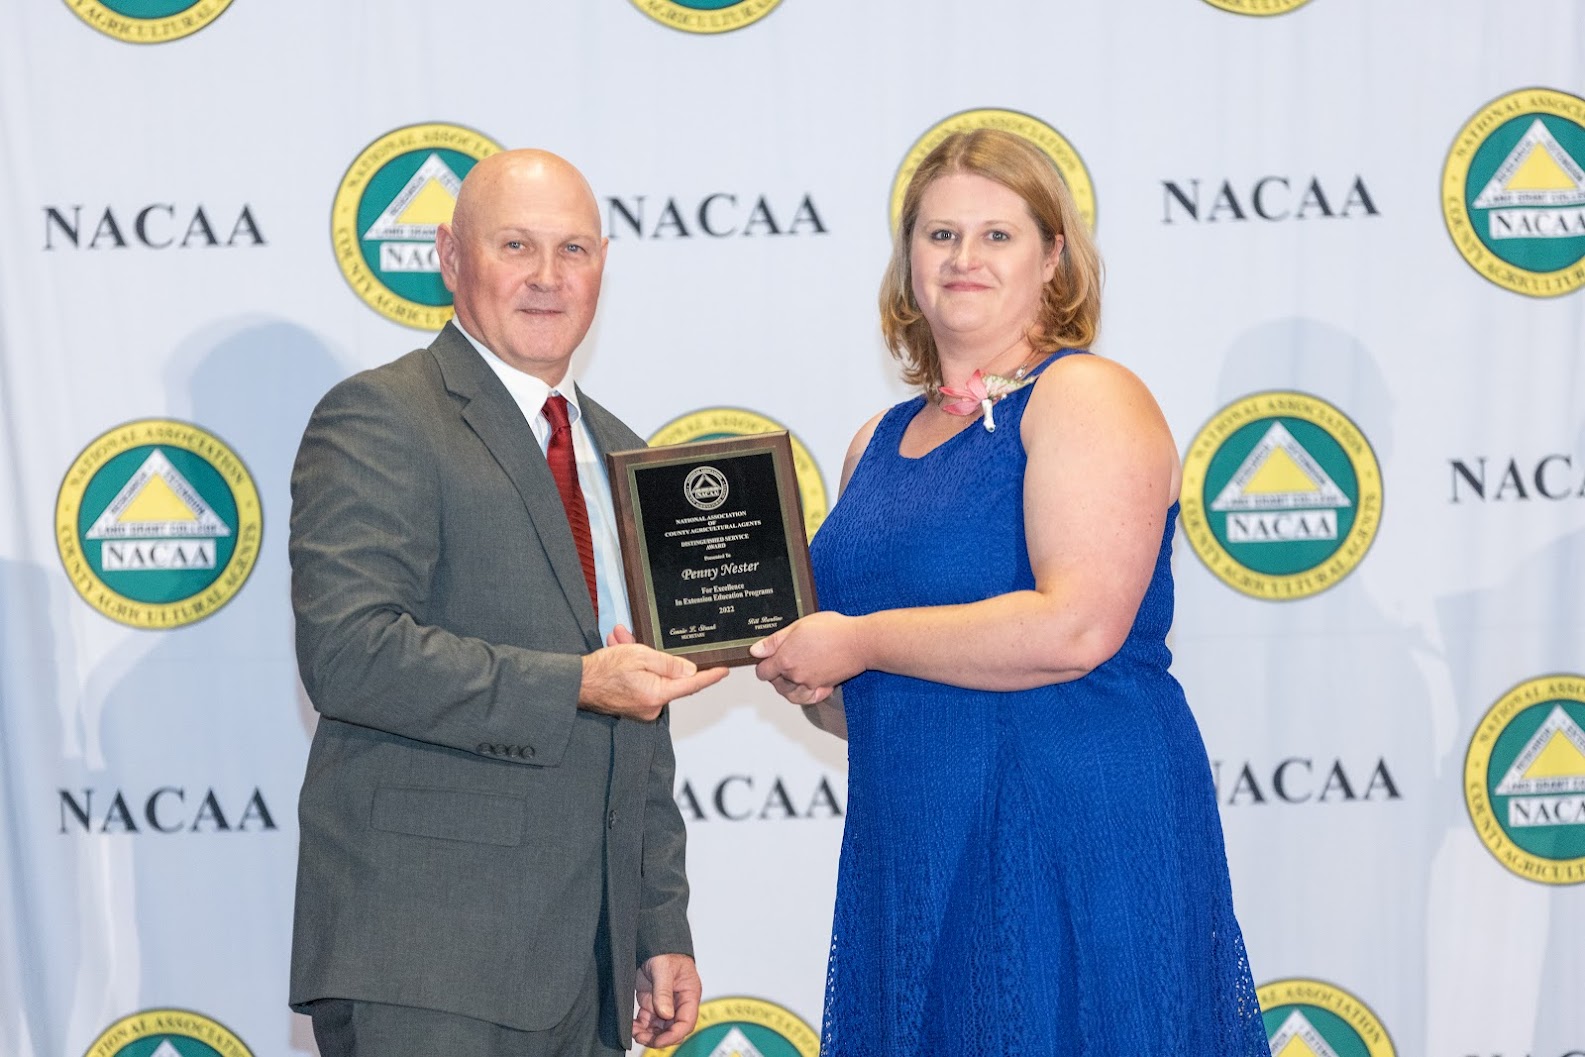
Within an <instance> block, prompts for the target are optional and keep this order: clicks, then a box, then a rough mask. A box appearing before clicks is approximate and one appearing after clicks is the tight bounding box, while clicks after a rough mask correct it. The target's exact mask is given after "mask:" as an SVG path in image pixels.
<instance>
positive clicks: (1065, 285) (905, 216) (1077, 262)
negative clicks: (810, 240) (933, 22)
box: [880, 128, 1101, 391]
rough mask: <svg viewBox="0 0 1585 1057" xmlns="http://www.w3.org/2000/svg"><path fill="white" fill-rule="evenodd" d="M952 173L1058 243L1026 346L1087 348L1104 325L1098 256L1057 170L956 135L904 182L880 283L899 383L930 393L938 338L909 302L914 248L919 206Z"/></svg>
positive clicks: (990, 141)
mask: <svg viewBox="0 0 1585 1057" xmlns="http://www.w3.org/2000/svg"><path fill="white" fill-rule="evenodd" d="M952 173H972V174H974V175H976V176H983V177H985V178H986V179H989V180H995V181H996V182H997V183H999V184H1001V185H1002V186H1003V187H1006V188H1007V189H1009V190H1011V191H1012V192H1014V193H1015V194H1017V195H1018V197H1020V198H1022V199H1023V200H1024V204H1025V205H1026V206H1028V207H1029V213H1030V215H1031V216H1032V217H1034V219H1035V223H1036V225H1038V226H1039V228H1040V236H1041V238H1042V240H1044V242H1045V244H1046V245H1047V246H1048V247H1049V246H1051V245H1052V244H1053V243H1054V242H1055V240H1056V238H1057V236H1058V235H1061V236H1062V238H1063V243H1064V244H1063V248H1062V255H1061V257H1060V258H1059V259H1058V261H1057V270H1056V273H1055V274H1054V275H1053V276H1052V278H1051V281H1050V282H1049V283H1047V284H1046V285H1045V289H1044V290H1043V291H1042V292H1041V298H1040V310H1039V312H1038V313H1037V314H1036V316H1035V320H1034V322H1033V323H1032V324H1031V325H1030V327H1029V335H1028V336H1029V343H1030V345H1031V346H1033V348H1034V350H1035V351H1036V352H1054V351H1055V350H1057V349H1059V348H1087V347H1089V345H1090V344H1091V343H1093V342H1094V341H1095V335H1096V332H1097V331H1098V330H1099V329H1100V323H1101V257H1100V254H1099V253H1098V252H1097V251H1096V248H1095V240H1094V239H1093V238H1092V237H1091V236H1090V232H1089V228H1088V227H1087V226H1086V225H1085V223H1084V220H1083V218H1082V217H1080V216H1079V210H1078V207H1077V206H1076V205H1074V203H1073V195H1072V194H1070V193H1069V192H1068V187H1067V184H1065V183H1063V181H1062V175H1061V174H1060V173H1059V172H1058V171H1057V167H1056V166H1055V165H1053V164H1052V163H1051V159H1049V158H1047V157H1046V155H1045V154H1043V153H1042V152H1041V151H1040V149H1039V148H1038V147H1036V146H1035V145H1034V144H1032V143H1030V142H1029V141H1028V140H1026V139H1025V138H1024V137H1022V136H1019V135H1016V134H1014V133H1011V132H1003V131H1000V130H998V129H983V128H982V129H975V130H973V131H971V132H954V133H952V134H951V135H949V136H948V137H947V138H946V139H944V140H942V141H941V143H940V144H939V145H937V146H936V148H935V149H934V150H932V151H931V152H930V153H929V154H927V155H925V158H924V160H923V161H921V162H920V163H919V167H918V168H917V169H915V170H914V175H913V178H912V179H911V180H909V182H908V190H907V191H906V192H905V193H904V194H903V206H902V212H901V214H900V215H899V216H898V218H897V233H896V235H895V236H894V237H893V239H892V257H891V260H890V261H889V262H888V263H887V265H886V275H885V277H884V278H883V279H882V280H881V297H880V307H881V334H882V336H883V337H884V338H885V339H886V347H887V348H888V349H890V350H891V353H892V355H893V356H895V357H897V359H898V360H899V361H900V362H901V363H902V365H903V381H905V382H907V383H908V384H909V385H917V386H922V387H924V388H925V389H927V390H932V391H933V390H934V389H936V388H937V387H938V386H940V384H941V360H940V357H939V355H938V354H937V352H936V341H935V337H934V336H933V335H932V334H931V333H930V324H929V323H927V322H926V321H925V318H924V314H923V313H922V312H920V311H919V304H918V302H917V301H915V299H914V285H913V253H912V246H913V236H914V225H915V224H916V223H917V222H918V220H919V203H920V200H921V199H922V198H924V194H925V191H926V190H927V189H928V188H929V187H930V185H931V184H932V183H934V182H935V181H936V180H938V179H940V178H941V177H943V176H946V175H949V174H952Z"/></svg>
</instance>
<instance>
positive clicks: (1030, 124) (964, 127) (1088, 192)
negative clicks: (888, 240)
mask: <svg viewBox="0 0 1585 1057" xmlns="http://www.w3.org/2000/svg"><path fill="white" fill-rule="evenodd" d="M981 128H995V129H1001V130H1002V131H1004V132H1013V133H1017V134H1018V135H1020V136H1022V137H1024V138H1025V139H1027V140H1028V141H1029V142H1031V143H1033V144H1034V145H1035V146H1037V147H1039V148H1040V150H1041V151H1042V152H1043V153H1044V154H1045V155H1046V157H1048V158H1050V159H1051V161H1052V164H1054V165H1056V167H1057V172H1059V173H1061V174H1062V182H1063V183H1065V184H1067V185H1068V193H1069V194H1071V195H1072V196H1073V203H1074V205H1076V206H1077V207H1078V209H1079V215H1080V216H1082V217H1083V218H1084V222H1085V223H1086V224H1088V225H1089V226H1090V229H1091V230H1092V231H1093V230H1094V228H1095V184H1094V182H1093V181H1092V180H1091V179H1090V171H1089V170H1088V169H1086V168H1085V167H1084V159H1083V158H1081V157H1079V152H1078V151H1076V150H1074V149H1073V144H1071V143H1069V142H1068V141H1067V140H1066V139H1065V138H1064V137H1063V135H1062V133H1060V132H1058V131H1057V130H1056V129H1054V128H1052V127H1051V126H1050V125H1048V124H1046V123H1045V122H1044V121H1042V120H1040V119H1039V118H1037V117H1031V116H1030V115H1028V114H1022V113H1019V112H1018V111H1016V110H965V111H963V112H962V113H958V114H953V115H952V116H951V117H949V118H947V119H946V120H944V121H940V122H937V123H936V124H934V125H932V126H931V127H930V128H929V129H927V130H926V131H925V134H924V135H922V136H920V137H919V138H918V139H916V140H914V145H913V146H912V147H909V148H908V153H907V154H906V155H905V156H904V157H903V163H902V165H901V166H899V167H898V169H897V176H896V177H895V178H894V179H893V180H892V199H891V226H892V230H893V231H896V230H897V218H898V217H899V216H900V215H901V214H902V211H903V195H904V194H905V193H906V192H907V190H908V181H909V180H912V179H913V178H914V170H915V169H917V168H919V163H920V162H922V161H924V160H925V155H927V154H929V153H930V152H931V151H933V150H935V149H936V148H937V147H938V146H940V145H941V141H942V140H944V139H946V138H947V137H948V136H950V135H951V134H952V133H954V132H973V131H974V130H975V129H981Z"/></svg>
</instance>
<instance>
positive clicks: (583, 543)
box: [543, 393, 600, 620]
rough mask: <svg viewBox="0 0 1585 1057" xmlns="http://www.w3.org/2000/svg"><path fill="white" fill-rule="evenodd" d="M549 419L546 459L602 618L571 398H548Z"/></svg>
mask: <svg viewBox="0 0 1585 1057" xmlns="http://www.w3.org/2000/svg"><path fill="white" fill-rule="evenodd" d="M543 413H544V416H545V421H547V422H549V423H550V440H549V442H548V443H546V445H545V461H546V462H548V463H549V464H550V473H551V476H552V477H554V478H556V491H558V492H560V493H561V505H562V506H563V507H565V508H566V510H567V524H568V525H569V526H570V527H571V528H572V542H573V545H574V546H576V547H577V548H578V561H579V562H580V563H581V564H582V565H583V579H584V582H585V583H587V584H588V585H589V603H590V604H591V605H593V606H594V616H595V619H596V620H598V619H600V596H599V594H598V593H596V591H595V589H594V538H593V537H592V536H591V535H590V534H589V508H588V507H586V506H584V504H583V489H582V488H581V487H579V485H578V458H577V456H576V455H574V454H573V451H572V423H571V422H569V421H568V420H567V398H566V397H564V396H561V395H560V394H558V393H552V394H550V396H549V397H547V398H546V399H545V410H544V412H543Z"/></svg>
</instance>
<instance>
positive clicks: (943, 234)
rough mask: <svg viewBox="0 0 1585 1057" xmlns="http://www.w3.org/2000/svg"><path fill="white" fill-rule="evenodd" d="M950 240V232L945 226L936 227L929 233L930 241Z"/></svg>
mask: <svg viewBox="0 0 1585 1057" xmlns="http://www.w3.org/2000/svg"><path fill="white" fill-rule="evenodd" d="M951 240H952V232H950V231H948V230H947V229H946V228H937V229H936V230H935V231H932V232H931V233H930V241H932V242H950V241H951Z"/></svg>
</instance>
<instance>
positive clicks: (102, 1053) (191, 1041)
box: [83, 1009, 253, 1057]
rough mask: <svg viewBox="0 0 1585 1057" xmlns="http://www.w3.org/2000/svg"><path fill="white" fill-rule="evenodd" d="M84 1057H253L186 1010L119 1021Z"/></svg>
mask: <svg viewBox="0 0 1585 1057" xmlns="http://www.w3.org/2000/svg"><path fill="white" fill-rule="evenodd" d="M83 1057H253V1051H252V1050H250V1049H248V1047H247V1045H246V1044H245V1043H244V1042H243V1041H242V1040H241V1039H239V1038H237V1037H236V1036H235V1035H233V1034H232V1033H231V1031H230V1029H229V1028H227V1027H226V1026H225V1025H223V1024H221V1023H220V1022H219V1021H216V1020H211V1019H209V1018H208V1017H206V1016H203V1015H202V1014H200V1013H193V1012H190V1011H189V1010H185V1009H145V1010H144V1011H143V1012H141V1013H134V1014H132V1015H131V1016H129V1017H122V1018H121V1019H120V1020H118V1021H116V1022H115V1023H114V1024H112V1025H110V1026H109V1027H108V1028H106V1029H105V1030H104V1032H103V1033H102V1034H101V1035H100V1036H99V1037H98V1038H97V1039H95V1040H94V1041H93V1045H91V1046H89V1047H88V1050H87V1052H85V1053H84V1054H83Z"/></svg>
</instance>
